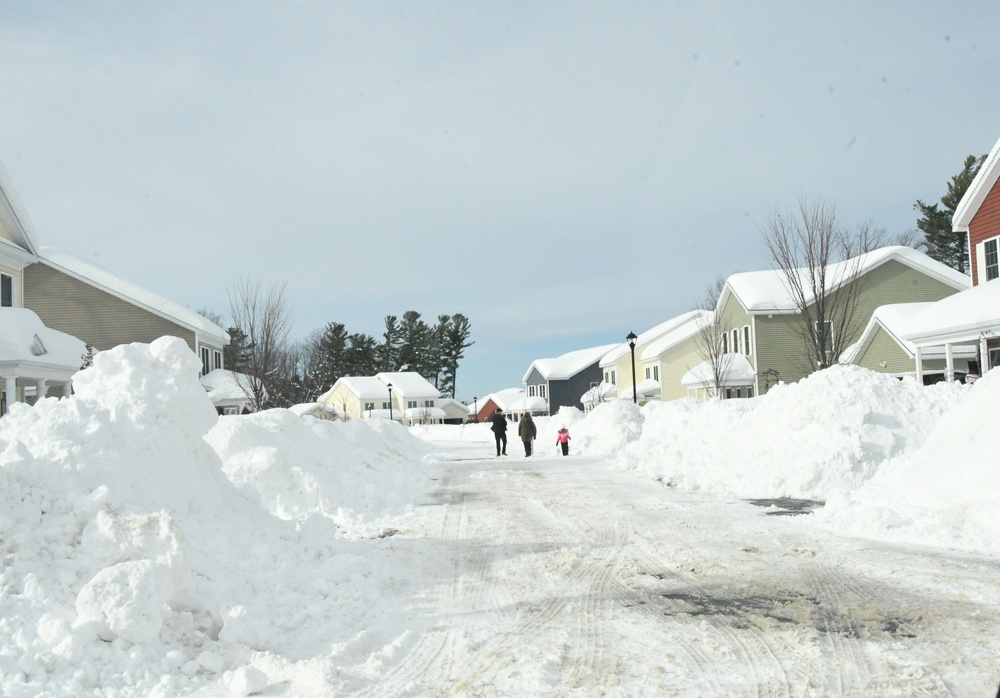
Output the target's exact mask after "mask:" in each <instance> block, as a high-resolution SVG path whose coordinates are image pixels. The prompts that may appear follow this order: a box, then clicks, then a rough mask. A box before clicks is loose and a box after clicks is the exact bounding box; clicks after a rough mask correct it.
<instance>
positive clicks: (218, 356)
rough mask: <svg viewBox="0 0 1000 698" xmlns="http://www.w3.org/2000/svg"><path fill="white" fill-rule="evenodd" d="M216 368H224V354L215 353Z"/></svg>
mask: <svg viewBox="0 0 1000 698" xmlns="http://www.w3.org/2000/svg"><path fill="white" fill-rule="evenodd" d="M214 367H215V368H222V352H221V351H217V352H215V366H214Z"/></svg>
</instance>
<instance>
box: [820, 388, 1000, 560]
mask: <svg viewBox="0 0 1000 698" xmlns="http://www.w3.org/2000/svg"><path fill="white" fill-rule="evenodd" d="M961 392H962V393H964V397H963V398H962V400H961V401H960V402H958V403H957V404H956V405H954V407H953V408H952V409H951V410H950V411H948V412H947V413H946V414H944V415H943V416H941V417H940V419H938V420H937V423H936V424H935V425H934V428H933V430H932V431H931V432H930V434H929V436H928V437H927V439H926V441H925V442H924V443H923V446H922V448H919V449H916V450H913V451H910V452H907V453H905V454H903V455H901V456H900V457H898V458H895V459H893V460H891V461H889V462H887V463H886V464H885V465H884V466H883V467H882V468H881V469H880V471H879V472H878V473H877V474H876V475H875V476H874V477H873V478H871V480H870V481H869V482H867V483H865V484H864V486H862V487H860V488H859V489H857V490H855V491H851V492H845V493H843V494H842V496H838V497H836V498H833V499H831V501H829V502H828V503H827V506H826V507H825V508H824V510H823V511H821V512H817V514H818V515H817V520H818V521H820V522H821V523H825V524H826V525H830V526H835V527H837V528H840V529H845V530H849V531H854V532H858V533H861V534H867V535H871V534H876V535H879V536H881V537H886V538H902V539H905V540H915V541H920V542H923V543H928V544H938V545H958V546H963V547H973V548H981V549H996V548H998V547H1000V543H998V541H1000V518H998V517H997V514H996V512H997V507H998V506H1000V501H998V500H1000V466H998V464H997V456H996V439H995V438H994V434H995V433H996V419H997V415H1000V371H997V370H992V371H990V372H989V373H987V374H986V375H985V376H984V377H983V378H981V379H979V380H978V381H976V383H975V385H974V386H971V387H969V386H963V388H962V391H961Z"/></svg>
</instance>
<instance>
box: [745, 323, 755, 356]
mask: <svg viewBox="0 0 1000 698" xmlns="http://www.w3.org/2000/svg"><path fill="white" fill-rule="evenodd" d="M743 353H744V354H746V355H747V356H750V355H751V354H753V351H751V350H750V325H743Z"/></svg>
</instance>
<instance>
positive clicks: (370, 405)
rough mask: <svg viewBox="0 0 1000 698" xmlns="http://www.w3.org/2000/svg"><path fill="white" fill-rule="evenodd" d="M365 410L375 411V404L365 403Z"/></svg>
mask: <svg viewBox="0 0 1000 698" xmlns="http://www.w3.org/2000/svg"><path fill="white" fill-rule="evenodd" d="M365 409H366V410H374V409H375V403H374V402H366V403H365Z"/></svg>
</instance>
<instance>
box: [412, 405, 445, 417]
mask: <svg viewBox="0 0 1000 698" xmlns="http://www.w3.org/2000/svg"><path fill="white" fill-rule="evenodd" d="M403 416H404V417H406V418H407V419H444V418H445V417H447V416H448V415H447V414H445V411H444V410H442V409H441V408H440V407H408V408H407V409H406V411H405V412H403Z"/></svg>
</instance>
